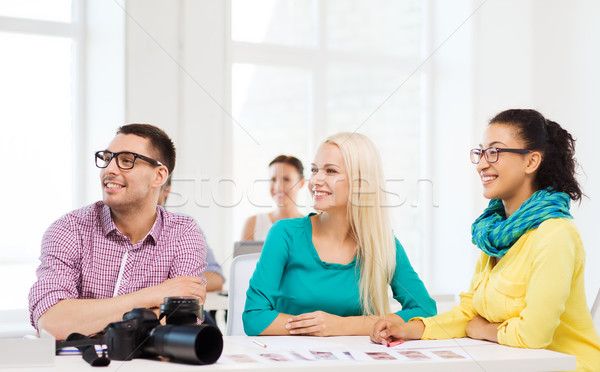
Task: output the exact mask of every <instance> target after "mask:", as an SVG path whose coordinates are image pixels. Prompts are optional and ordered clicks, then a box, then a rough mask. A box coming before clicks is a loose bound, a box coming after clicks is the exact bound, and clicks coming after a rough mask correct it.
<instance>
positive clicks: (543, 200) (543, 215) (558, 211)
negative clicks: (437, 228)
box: [471, 187, 573, 257]
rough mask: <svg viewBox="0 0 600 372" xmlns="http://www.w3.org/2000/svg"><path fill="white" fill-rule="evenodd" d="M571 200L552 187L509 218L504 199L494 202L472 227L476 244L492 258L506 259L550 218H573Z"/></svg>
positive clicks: (535, 195) (537, 195)
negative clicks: (521, 242)
mask: <svg viewBox="0 0 600 372" xmlns="http://www.w3.org/2000/svg"><path fill="white" fill-rule="evenodd" d="M570 205H571V199H570V198H569V195H567V194H565V193H564V192H556V191H554V190H553V189H552V187H549V188H547V189H545V190H538V191H536V192H534V193H533V195H531V197H530V198H529V199H527V201H525V203H523V205H521V207H520V208H519V209H517V210H516V211H515V212H514V213H513V214H512V215H511V216H510V217H508V218H506V212H505V210H504V204H502V200H501V199H492V200H490V204H489V205H488V207H487V208H486V209H485V210H484V211H483V213H482V214H481V216H479V217H478V218H477V219H476V220H475V222H473V225H472V226H471V235H472V237H473V240H472V241H473V244H475V245H476V246H477V247H478V248H479V249H481V250H482V251H483V252H485V253H486V254H487V255H489V256H493V257H503V256H504V255H505V254H506V252H508V249H509V248H510V247H512V245H513V244H514V243H516V241H517V240H519V238H520V237H521V236H522V235H523V234H525V233H526V232H527V231H529V230H532V229H535V228H537V227H538V226H539V225H540V224H541V223H542V222H544V221H546V220H548V219H550V218H573V216H571V213H570V212H569V208H570Z"/></svg>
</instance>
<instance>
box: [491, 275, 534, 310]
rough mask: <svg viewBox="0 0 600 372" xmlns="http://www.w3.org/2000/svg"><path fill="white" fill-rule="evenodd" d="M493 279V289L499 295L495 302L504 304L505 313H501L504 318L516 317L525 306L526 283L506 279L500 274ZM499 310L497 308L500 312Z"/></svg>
mask: <svg viewBox="0 0 600 372" xmlns="http://www.w3.org/2000/svg"><path fill="white" fill-rule="evenodd" d="M495 279H496V280H494V289H495V290H496V292H497V295H498V296H499V298H498V301H497V303H498V304H499V305H500V306H502V304H503V305H504V309H503V311H504V313H505V314H503V315H505V317H506V319H509V318H515V317H518V316H519V314H520V313H521V311H522V310H523V309H524V308H525V291H526V289H527V283H526V282H521V281H513V280H509V279H506V278H505V277H503V276H502V274H500V275H498V276H497V277H496V278H495ZM495 302H496V301H495ZM500 310H501V309H498V311H499V312H501V311H500ZM499 315H500V314H499ZM503 318H504V316H503Z"/></svg>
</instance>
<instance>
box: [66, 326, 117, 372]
mask: <svg viewBox="0 0 600 372" xmlns="http://www.w3.org/2000/svg"><path fill="white" fill-rule="evenodd" d="M103 344H104V338H103V337H101V338H90V337H88V336H84V335H82V334H81V333H71V334H70V335H69V336H67V338H66V339H65V340H64V341H56V354H58V352H59V351H60V350H61V349H63V348H65V347H76V348H77V349H79V351H81V357H82V358H83V360H85V361H86V362H88V363H89V364H90V365H91V366H92V367H106V366H108V365H109V364H110V359H108V357H107V356H106V350H104V349H103V350H102V355H101V356H99V355H98V353H96V345H103Z"/></svg>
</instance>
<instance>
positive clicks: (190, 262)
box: [169, 220, 207, 285]
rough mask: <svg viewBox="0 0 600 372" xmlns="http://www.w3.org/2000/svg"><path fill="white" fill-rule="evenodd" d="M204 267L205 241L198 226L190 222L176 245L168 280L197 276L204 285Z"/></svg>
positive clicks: (205, 264)
mask: <svg viewBox="0 0 600 372" xmlns="http://www.w3.org/2000/svg"><path fill="white" fill-rule="evenodd" d="M206 266H207V263H206V241H205V240H204V236H203V235H202V232H201V231H200V229H199V228H198V225H197V224H196V223H195V222H193V220H192V222H191V223H190V224H189V226H187V228H186V229H185V232H184V233H183V234H182V235H181V237H180V238H179V241H178V243H177V253H176V255H175V257H174V258H173V262H172V263H171V268H170V270H169V278H175V277H178V276H199V277H202V280H203V282H204V285H206V279H205V278H204V271H205V270H206Z"/></svg>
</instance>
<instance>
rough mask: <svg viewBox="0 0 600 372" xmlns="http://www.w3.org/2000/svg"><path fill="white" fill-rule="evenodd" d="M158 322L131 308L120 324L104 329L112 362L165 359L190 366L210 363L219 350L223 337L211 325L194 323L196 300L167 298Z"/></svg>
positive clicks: (198, 313) (199, 309) (150, 314)
mask: <svg viewBox="0 0 600 372" xmlns="http://www.w3.org/2000/svg"><path fill="white" fill-rule="evenodd" d="M160 311H161V317H160V318H161V319H162V317H163V316H164V317H166V322H167V325H164V326H163V325H161V324H160V319H159V318H157V316H156V314H154V312H153V311H152V310H149V309H145V308H134V309H133V310H131V311H129V312H127V313H125V314H124V315H123V321H120V322H113V323H110V324H109V325H108V326H107V327H106V329H105V333H106V337H105V341H106V346H107V349H108V356H109V358H110V359H113V360H131V359H133V358H153V357H157V356H163V357H168V358H172V359H176V360H179V361H182V362H187V363H193V364H212V363H214V362H216V361H217V360H218V359H219V357H220V356H221V352H222V351H223V335H222V334H221V331H219V329H218V328H216V327H213V326H211V325H205V324H200V325H198V324H196V323H197V318H200V319H201V314H202V307H201V306H200V305H199V304H198V299H197V298H196V297H167V298H165V301H164V303H163V304H162V305H161V306H160Z"/></svg>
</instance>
